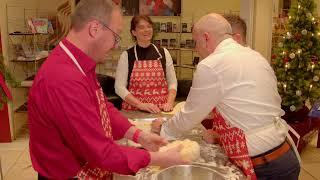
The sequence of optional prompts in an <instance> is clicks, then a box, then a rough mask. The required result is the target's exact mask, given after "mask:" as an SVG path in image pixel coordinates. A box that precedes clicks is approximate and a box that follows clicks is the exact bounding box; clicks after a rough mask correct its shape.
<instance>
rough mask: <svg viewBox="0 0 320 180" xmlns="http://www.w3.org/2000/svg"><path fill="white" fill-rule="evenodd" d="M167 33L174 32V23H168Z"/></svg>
mask: <svg viewBox="0 0 320 180" xmlns="http://www.w3.org/2000/svg"><path fill="white" fill-rule="evenodd" d="M167 32H172V22H167Z"/></svg>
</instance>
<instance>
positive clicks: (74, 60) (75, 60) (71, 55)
mask: <svg viewBox="0 0 320 180" xmlns="http://www.w3.org/2000/svg"><path fill="white" fill-rule="evenodd" d="M59 45H60V47H61V48H62V49H63V51H64V52H65V53H66V54H67V55H68V56H69V57H70V58H71V60H72V61H73V63H74V64H75V65H76V66H77V68H78V69H79V70H80V72H81V73H82V74H83V75H84V76H86V73H84V71H83V69H82V68H81V66H80V64H79V63H78V61H77V59H76V58H75V57H74V55H73V54H72V53H71V52H70V50H69V49H68V48H67V47H66V46H65V45H64V44H63V43H62V41H60V42H59Z"/></svg>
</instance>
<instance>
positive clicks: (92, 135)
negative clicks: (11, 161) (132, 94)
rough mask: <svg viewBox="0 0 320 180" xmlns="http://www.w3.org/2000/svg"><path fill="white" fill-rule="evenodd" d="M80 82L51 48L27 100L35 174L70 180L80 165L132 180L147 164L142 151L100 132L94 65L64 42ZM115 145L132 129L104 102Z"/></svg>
mask: <svg viewBox="0 0 320 180" xmlns="http://www.w3.org/2000/svg"><path fill="white" fill-rule="evenodd" d="M63 43H64V45H65V46H66V47H67V48H68V49H69V50H70V51H71V53H72V54H73V55H74V56H75V58H76V59H77V61H78V63H79V64H80V66H81V68H82V69H83V71H84V72H85V74H86V76H84V75H83V74H82V73H81V72H80V70H79V69H78V68H77V66H76V65H75V64H74V63H73V62H72V60H71V59H70V58H69V57H68V55H67V54H66V53H65V52H64V51H63V50H62V48H61V47H60V46H57V47H56V48H55V49H54V50H53V51H52V53H51V54H50V56H49V57H48V59H47V60H46V61H45V63H44V64H43V65H42V67H41V68H40V70H39V72H38V74H37V76H36V78H35V80H34V82H33V85H32V88H31V90H30V93H29V98H28V116H29V127H30V156H31V160H32V165H33V167H34V169H35V170H36V171H38V172H39V173H40V174H41V175H43V176H45V177H48V178H69V177H73V176H75V175H76V174H77V172H78V171H79V170H80V168H81V166H83V165H84V164H85V163H86V162H88V163H89V164H90V165H92V166H96V167H100V168H103V169H105V170H108V171H112V172H117V173H122V174H133V173H135V172H137V171H138V170H139V169H140V168H143V167H145V166H147V165H148V164H149V162H150V154H149V153H148V152H146V151H144V150H139V149H134V148H130V147H124V146H119V145H117V144H116V143H115V142H114V141H113V140H112V139H110V138H107V137H106V136H105V133H104V131H103V128H102V125H101V120H100V111H99V105H98V101H97V97H96V94H95V91H96V90H97V89H98V88H100V87H99V86H98V85H97V84H96V73H95V67H96V63H95V61H94V60H93V59H91V58H90V57H88V56H87V55H86V54H85V53H84V52H82V51H81V50H80V49H78V48H77V47H76V46H74V45H73V44H71V43H70V42H69V41H67V40H63ZM107 109H108V113H109V116H110V120H111V126H112V135H113V138H114V139H115V140H118V139H121V138H123V136H124V134H125V133H126V132H127V130H128V129H129V128H130V127H131V126H132V125H131V124H130V123H129V122H128V119H127V118H125V117H124V116H122V115H121V113H120V112H119V111H118V110H117V109H116V108H115V107H114V106H113V105H112V104H111V103H109V102H107Z"/></svg>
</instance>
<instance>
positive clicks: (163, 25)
mask: <svg viewBox="0 0 320 180" xmlns="http://www.w3.org/2000/svg"><path fill="white" fill-rule="evenodd" d="M160 31H161V32H167V23H161V27H160Z"/></svg>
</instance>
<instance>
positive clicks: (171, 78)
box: [163, 48, 178, 91]
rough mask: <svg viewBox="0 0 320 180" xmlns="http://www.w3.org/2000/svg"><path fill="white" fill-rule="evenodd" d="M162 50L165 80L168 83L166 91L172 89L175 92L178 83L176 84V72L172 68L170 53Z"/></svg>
mask: <svg viewBox="0 0 320 180" xmlns="http://www.w3.org/2000/svg"><path fill="white" fill-rule="evenodd" d="M163 49H164V54H165V56H166V79H167V83H168V89H169V90H171V89H173V90H176V91H177V86H178V82H177V77H176V72H175V70H174V66H173V61H172V57H171V55H170V52H169V51H168V50H167V49H166V48H163Z"/></svg>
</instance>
